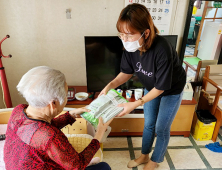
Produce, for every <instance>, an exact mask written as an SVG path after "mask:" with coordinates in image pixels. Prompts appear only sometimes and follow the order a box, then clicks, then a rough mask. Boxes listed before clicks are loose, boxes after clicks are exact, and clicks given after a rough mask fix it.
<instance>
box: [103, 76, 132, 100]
mask: <svg viewBox="0 0 222 170" xmlns="http://www.w3.org/2000/svg"><path fill="white" fill-rule="evenodd" d="M132 76H133V74H125V73H123V72H120V73H119V74H118V75H117V76H116V78H115V79H114V80H112V81H111V82H110V83H109V84H107V86H106V87H105V88H104V89H103V90H102V91H101V93H100V94H99V96H100V95H102V94H107V92H108V91H109V90H110V89H115V88H116V87H118V86H120V85H122V84H123V83H125V82H127V81H128V80H129V79H130V78H131V77H132Z"/></svg>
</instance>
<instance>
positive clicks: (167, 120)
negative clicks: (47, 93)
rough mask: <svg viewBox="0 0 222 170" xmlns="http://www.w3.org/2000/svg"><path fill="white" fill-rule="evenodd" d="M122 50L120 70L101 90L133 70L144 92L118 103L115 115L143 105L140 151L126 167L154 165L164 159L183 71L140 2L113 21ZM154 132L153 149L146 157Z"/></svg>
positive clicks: (179, 93) (177, 104) (128, 7)
mask: <svg viewBox="0 0 222 170" xmlns="http://www.w3.org/2000/svg"><path fill="white" fill-rule="evenodd" d="M116 27H117V30H118V31H119V37H120V39H121V40H122V43H123V45H124V48H125V50H124V51H123V55H122V61H121V72H120V73H119V75H118V76H117V77H116V78H115V79H114V80H113V81H111V82H110V83H109V84H108V85H107V86H106V87H105V88H104V89H103V90H102V91H101V93H100V95H101V94H106V93H107V92H108V91H109V90H110V89H113V88H116V87H118V86H120V85H121V84H123V83H125V82H126V81H128V80H129V79H130V78H131V77H132V75H133V74H134V73H135V74H136V76H137V77H138V78H139V80H140V82H141V83H142V84H143V85H144V87H145V94H144V96H143V97H142V98H140V99H139V100H137V101H135V102H128V103H125V104H121V105H119V106H120V107H124V110H123V112H121V113H120V114H119V115H118V116H120V117H121V116H124V115H126V114H129V113H130V112H131V111H132V110H134V109H135V108H137V107H138V106H140V105H144V118H145V123H144V130H143V139H142V151H141V155H140V157H139V158H137V159H135V160H131V161H129V163H128V165H127V166H128V167H129V168H132V167H136V166H138V165H140V164H145V163H147V164H146V165H145V167H144V169H146V170H148V169H149V170H152V169H155V167H156V166H157V163H160V162H162V161H163V160H164V155H165V152H166V149H167V145H168V142H169V138H170V127H171V124H172V122H173V119H174V117H175V115H176V113H177V111H178V109H179V106H180V104H181V100H182V91H183V88H184V86H185V82H186V74H185V71H184V69H183V67H182V66H181V64H180V62H179V58H178V56H177V53H176V50H175V49H174V48H173V47H172V46H171V44H170V43H169V42H168V41H167V40H166V39H164V38H163V37H161V36H159V35H158V32H159V31H158V29H157V28H156V27H155V25H154V23H153V21H152V18H151V15H150V13H149V12H148V11H147V9H146V7H145V6H143V5H140V4H130V5H128V6H127V7H125V8H124V9H123V10H122V11H121V13H120V16H119V19H118V21H117V24H116ZM155 134H156V135H157V140H156V145H155V148H154V151H153V153H152V155H151V157H150V159H149V154H150V152H151V149H152V144H153V141H154V137H155Z"/></svg>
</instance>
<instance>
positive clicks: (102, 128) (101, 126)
mask: <svg viewBox="0 0 222 170" xmlns="http://www.w3.org/2000/svg"><path fill="white" fill-rule="evenodd" d="M112 121H113V119H110V120H109V121H108V122H106V123H103V119H102V117H100V118H99V124H98V126H97V129H96V134H95V136H94V139H97V140H98V141H99V142H100V141H101V140H102V137H103V135H104V133H105V131H106V129H107V127H108V126H109V124H110V123H111V122H112Z"/></svg>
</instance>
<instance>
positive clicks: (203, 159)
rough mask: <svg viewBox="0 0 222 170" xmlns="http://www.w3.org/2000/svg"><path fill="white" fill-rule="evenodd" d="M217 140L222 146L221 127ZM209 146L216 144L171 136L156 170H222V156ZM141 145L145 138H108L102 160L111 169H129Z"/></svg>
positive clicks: (135, 169) (138, 153)
mask: <svg viewBox="0 0 222 170" xmlns="http://www.w3.org/2000/svg"><path fill="white" fill-rule="evenodd" d="M217 141H218V142H220V144H222V128H221V129H220V134H219V135H218V139H217ZM209 143H213V142H212V141H196V140H195V139H194V138H193V137H192V136H190V137H189V138H186V137H183V136H171V137H170V142H169V145H168V148H167V152H166V154H165V158H164V161H163V162H162V163H160V164H159V166H158V168H157V169H158V170H177V169H180V170H222V153H216V152H212V151H210V150H209V149H207V148H206V147H205V145H206V144H209ZM141 144H142V137H109V138H108V139H107V141H106V142H104V144H103V147H104V152H103V153H104V155H103V158H104V159H103V161H105V162H107V163H108V164H109V165H110V166H111V168H112V170H129V168H127V167H126V165H127V163H128V161H129V160H130V159H135V158H137V157H138V156H139V155H140V151H141ZM154 144H155V141H154ZM153 146H154V145H153ZM143 167H144V165H140V166H138V167H137V168H132V170H142V169H143Z"/></svg>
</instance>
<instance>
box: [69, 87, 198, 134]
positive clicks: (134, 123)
mask: <svg viewBox="0 0 222 170" xmlns="http://www.w3.org/2000/svg"><path fill="white" fill-rule="evenodd" d="M74 87H75V89H76V92H87V87H86V86H74ZM90 95H92V93H90V94H89V96H90ZM98 95H99V93H95V94H94V98H96V97H97V96H98ZM123 97H125V93H123ZM92 101H93V99H92V98H88V99H86V100H84V101H78V100H72V101H68V102H67V104H66V106H65V107H72V108H79V107H84V106H86V105H89V104H90V103H91V102H92ZM133 101H135V99H134V97H133V96H132V98H131V99H130V102H133ZM196 104H197V102H196V101H195V100H194V98H193V99H192V100H191V101H190V100H183V101H182V103H181V105H180V108H179V110H178V112H177V115H176V117H175V119H174V120H173V123H172V126H171V130H170V134H171V135H183V136H184V137H189V135H190V129H191V125H192V120H193V115H194V111H195V107H196ZM110 126H111V127H112V131H111V133H110V135H109V136H142V134H143V127H144V113H143V108H142V107H139V108H138V109H135V110H134V111H132V112H131V113H130V114H127V115H125V116H123V117H116V118H115V119H114V120H113V121H112V122H111V124H110Z"/></svg>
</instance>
